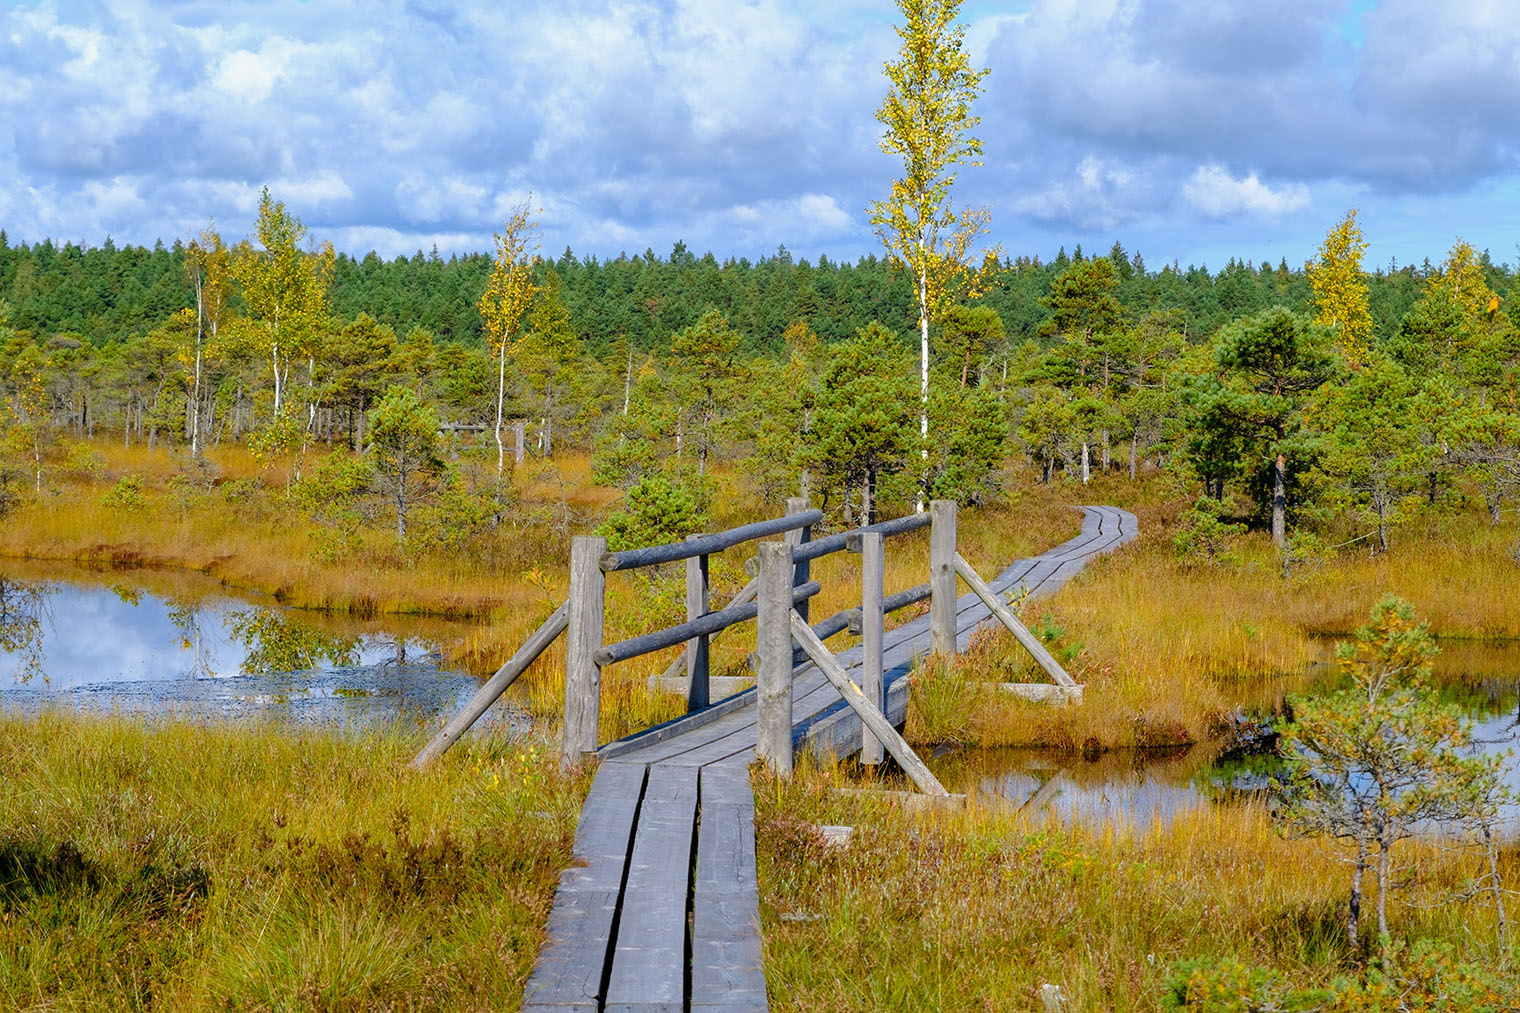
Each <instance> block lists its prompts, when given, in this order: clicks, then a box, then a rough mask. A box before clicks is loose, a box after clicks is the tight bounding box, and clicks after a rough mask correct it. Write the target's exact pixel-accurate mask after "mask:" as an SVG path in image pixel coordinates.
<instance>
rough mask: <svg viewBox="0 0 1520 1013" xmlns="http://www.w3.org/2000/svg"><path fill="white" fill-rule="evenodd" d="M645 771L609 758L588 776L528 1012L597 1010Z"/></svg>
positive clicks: (527, 992)
mask: <svg viewBox="0 0 1520 1013" xmlns="http://www.w3.org/2000/svg"><path fill="white" fill-rule="evenodd" d="M644 777H645V774H644V766H643V765H642V764H604V765H603V766H602V768H601V769H600V770H598V771H597V774H596V778H595V779H594V780H593V781H592V782H591V790H590V791H589V792H588V793H587V795H586V804H585V806H584V807H583V808H582V810H581V819H580V824H579V826H578V827H577V829H576V833H575V846H574V849H573V852H572V853H573V854H574V856H575V860H576V862H577V863H578V864H576V865H572V866H571V867H570V868H568V869H566V870H565V871H564V872H562V873H560V878H559V888H558V890H557V891H556V892H555V895H554V907H553V909H552V910H551V911H550V913H549V923H548V929H547V939H548V941H547V942H546V943H545V944H544V947H543V949H541V950H540V951H539V955H538V960H537V961H536V962H535V963H534V965H533V973H532V974H531V975H530V976H529V977H528V983H527V986H526V988H525V989H524V992H523V1010H524V1011H535V1013H548V1011H550V1010H586V1009H590V1010H594V1009H596V1008H597V1004H598V1002H599V1000H600V999H601V995H602V979H603V970H604V969H605V968H606V966H607V957H608V950H609V946H610V943H611V940H612V933H613V923H614V921H615V919H616V917H617V909H618V902H619V897H620V895H621V893H622V887H623V870H624V868H625V866H626V865H627V861H628V853H629V846H630V843H631V841H632V838H633V827H634V819H635V816H636V814H637V813H638V810H639V803H640V797H641V795H642V794H643V789H644Z"/></svg>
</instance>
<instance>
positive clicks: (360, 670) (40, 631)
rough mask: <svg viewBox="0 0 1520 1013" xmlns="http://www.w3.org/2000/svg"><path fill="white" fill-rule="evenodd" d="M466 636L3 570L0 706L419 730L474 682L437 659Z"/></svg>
mask: <svg viewBox="0 0 1520 1013" xmlns="http://www.w3.org/2000/svg"><path fill="white" fill-rule="evenodd" d="M467 628H468V627H467V624H464V623H458V622H446V621H441V620H425V619H410V618H404V617H396V616H389V617H384V618H381V619H378V620H374V621H361V620H355V619H352V618H349V617H334V616H327V615H323V614H320V613H314V612H308V611H300V610H294V609H288V608H284V607H282V606H280V605H279V604H277V603H276V602H274V601H272V600H269V599H263V600H261V599H258V598H256V597H252V596H238V595H234V594H231V593H229V592H228V591H226V590H225V589H224V588H222V587H221V586H220V585H219V584H218V583H217V582H216V581H214V580H211V579H210V578H197V577H195V576H194V575H183V574H161V573H154V572H151V571H133V572H130V573H119V572H109V571H108V572H97V571H90V570H86V569H82V568H72V567H60V566H56V565H47V566H39V565H32V566H23V565H21V564H14V563H6V564H4V565H3V567H0V707H10V708H12V709H21V710H33V709H37V708H40V707H45V706H64V707H79V708H84V709H92V710H106V711H120V712H127V713H147V714H164V713H170V714H180V715H184V716H190V717H271V718H276V719H281V720H284V719H289V720H294V721H299V722H303V723H311V722H315V723H328V724H336V725H339V726H342V727H371V726H376V725H385V724H389V723H394V722H396V721H404V722H408V723H412V724H420V725H425V726H427V725H432V724H436V723H437V721H438V720H439V719H440V718H441V717H442V716H443V715H444V714H445V713H447V712H451V711H452V710H453V709H454V708H456V707H458V706H459V705H460V704H461V703H462V702H463V701H464V700H465V699H467V698H468V697H469V695H470V693H472V692H473V691H474V690H475V689H476V687H478V685H479V682H478V681H477V680H476V679H475V678H473V677H471V676H470V675H468V674H466V673H464V672H460V671H456V670H452V669H450V668H448V667H447V666H446V665H444V664H443V663H442V661H441V660H440V646H441V645H445V644H447V643H450V642H452V641H454V640H456V639H457V638H458V637H459V636H460V635H461V634H462V633H463V632H465V631H466V630H467ZM493 711H499V712H500V713H501V714H502V715H503V716H504V718H505V720H507V721H508V722H509V723H518V724H525V718H523V716H522V715H520V714H514V713H512V712H510V711H509V710H508V709H505V708H500V707H498V708H493Z"/></svg>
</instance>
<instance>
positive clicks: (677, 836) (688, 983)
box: [523, 506, 1136, 1013]
mask: <svg viewBox="0 0 1520 1013" xmlns="http://www.w3.org/2000/svg"><path fill="white" fill-rule="evenodd" d="M1083 510H1084V517H1083V522H1082V533H1081V534H1080V535H1078V536H1077V537H1075V538H1073V539H1071V540H1070V541H1067V542H1065V543H1063V544H1061V545H1059V546H1057V547H1056V548H1054V549H1051V550H1050V551H1048V552H1045V553H1043V554H1041V555H1039V556H1035V557H1033V558H1031V559H1023V560H1019V561H1018V562H1016V563H1014V564H1013V565H1012V566H1010V567H1008V568H1007V569H1006V570H1004V571H1003V572H1002V573H1001V574H999V575H998V576H997V577H996V578H995V579H994V580H991V581H989V582H988V583H990V584H991V585H992V587H993V589H994V590H995V591H997V592H998V593H999V594H1002V595H1005V596H1006V595H1007V594H1008V593H1009V592H1012V591H1014V590H1015V589H1017V588H1019V587H1021V586H1022V587H1023V588H1025V589H1027V590H1028V592H1029V594H1031V595H1046V594H1052V593H1054V592H1055V591H1057V590H1059V589H1060V588H1061V587H1062V586H1063V585H1065V583H1066V582H1067V581H1068V580H1070V579H1071V577H1072V576H1073V575H1075V574H1076V573H1077V572H1078V571H1079V570H1080V569H1081V568H1082V567H1083V566H1084V565H1085V564H1086V563H1087V561H1088V560H1089V559H1091V558H1093V557H1094V556H1097V555H1100V554H1102V553H1105V552H1110V551H1112V550H1113V549H1116V548H1118V547H1119V546H1121V545H1123V544H1125V543H1126V542H1128V541H1130V540H1131V539H1133V538H1134V537H1135V534H1136V521H1135V517H1134V515H1133V514H1130V513H1128V512H1126V511H1124V510H1119V509H1117V508H1115V507H1106V506H1098V507H1084V508H1083ZM990 618H991V613H990V611H989V610H988V608H987V606H986V605H985V604H983V603H982V601H981V599H979V598H977V597H976V596H975V595H970V594H968V595H965V596H963V597H962V598H960V599H959V601H958V602H957V616H956V629H957V641H958V646H960V647H962V648H964V647H965V646H966V644H967V643H968V642H969V641H970V639H971V636H972V634H974V633H975V632H976V631H977V630H978V629H979V628H980V627H981V626H982V625H983V624H984V623H986V622H987V620H988V619H990ZM928 649H929V620H928V617H923V618H919V619H915V620H913V621H912V622H908V623H905V624H903V625H901V626H898V627H896V628H895V629H892V630H889V631H887V634H886V637H885V641H884V644H883V652H884V658H885V668H886V669H887V672H886V682H887V716H888V717H889V718H890V719H891V720H892V722H893V723H894V724H898V725H901V723H902V722H903V721H904V719H905V717H906V714H907V700H908V692H907V691H908V680H907V678H906V676H907V675H908V673H909V671H911V668H912V664H913V659H914V658H915V657H916V656H919V655H922V654H924V653H926V652H927V651H928ZM838 657H839V661H840V663H841V664H842V665H844V667H845V668H846V669H847V670H848V669H850V668H852V667H854V666H857V665H858V664H859V649H858V648H857V649H855V650H852V651H847V652H844V653H842V654H840V655H839V656H838ZM755 720H756V714H755V707H754V691H753V690H746V691H745V692H743V693H739V694H737V695H735V696H733V697H730V698H729V699H728V700H724V701H720V702H718V703H716V704H714V705H713V706H712V707H709V708H707V709H706V710H704V711H700V712H698V713H696V714H691V715H688V716H686V717H683V718H679V719H677V720H675V721H672V722H669V723H667V724H665V725H660V726H658V727H656V728H651V729H649V730H647V731H645V732H641V733H639V734H637V735H633V736H630V737H628V738H626V739H622V740H619V741H617V742H613V743H609V744H608V745H606V746H604V747H602V749H601V750H599V754H600V756H601V758H602V765H601V768H600V769H599V770H598V771H597V775H596V778H595V780H594V781H593V782H592V786H591V791H590V793H589V794H588V796H587V798H586V804H585V808H584V809H583V810H582V812H581V820H580V827H579V829H578V831H577V832H576V839H575V858H576V860H577V863H578V864H576V865H575V866H572V867H571V868H569V869H566V870H565V871H564V873H563V874H562V875H561V877H560V882H559V890H558V892H557V893H556V894H555V898H554V908H553V911H552V912H551V913H550V916H549V926H548V935H549V938H548V941H547V942H546V943H545V944H544V947H543V950H542V951H541V952H540V953H539V956H538V962H537V963H536V964H535V965H534V968H533V973H532V975H531V976H530V977H529V979H528V985H527V990H526V994H525V996H524V1005H523V1009H525V1010H536V1011H549V1010H596V1011H602V1010H605V1011H607V1013H632V1011H639V1013H654V1011H672V1013H681V1011H688V1010H689V1011H691V1013H719V1011H723V1013H758V1011H763V1010H765V1009H766V995H765V973H764V967H763V962H762V955H761V940H760V908H759V894H758V889H757V885H756V878H755V833H754V796H753V794H752V793H751V791H750V785H749V764H750V762H751V761H752V760H753V759H754V758H755V741H756V728H755ZM792 728H793V741H794V745H795V746H796V748H799V749H812V750H815V751H817V752H819V753H820V754H836V755H847V754H848V753H850V752H853V751H854V750H855V749H858V748H859V745H860V722H859V719H858V718H857V717H856V716H855V713H854V711H852V710H850V708H849V707H847V706H846V705H845V703H844V701H843V700H842V699H841V698H840V696H839V693H838V692H837V691H836V690H835V689H834V688H833V686H832V685H830V684H829V682H828V681H827V680H826V679H825V678H824V677H823V675H822V674H821V673H820V672H818V671H817V669H816V668H814V667H813V666H812V665H811V664H807V665H803V666H800V667H799V668H798V669H797V670H796V671H795V673H794V689H793V701H792Z"/></svg>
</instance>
